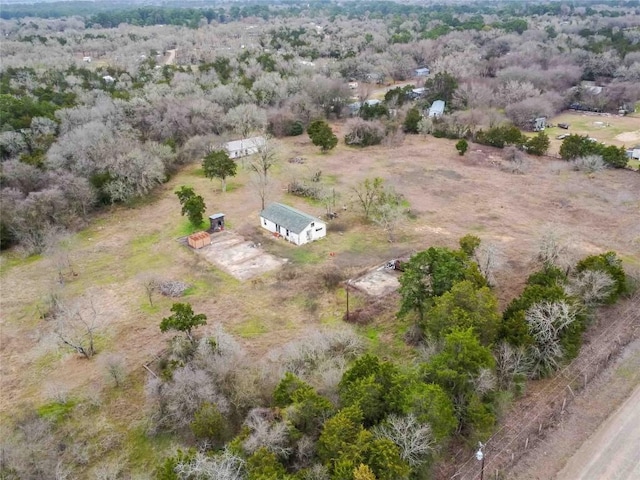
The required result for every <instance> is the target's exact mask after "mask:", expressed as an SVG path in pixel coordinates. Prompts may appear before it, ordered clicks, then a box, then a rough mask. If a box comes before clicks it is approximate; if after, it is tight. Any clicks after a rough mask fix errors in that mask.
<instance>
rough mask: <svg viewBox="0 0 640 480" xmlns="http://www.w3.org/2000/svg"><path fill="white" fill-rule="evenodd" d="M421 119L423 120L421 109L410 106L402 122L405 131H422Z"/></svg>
mask: <svg viewBox="0 0 640 480" xmlns="http://www.w3.org/2000/svg"><path fill="white" fill-rule="evenodd" d="M420 120H422V115H421V114H420V110H418V109H417V108H415V107H413V108H410V109H409V111H408V112H407V116H406V117H405V118H404V123H403V124H402V126H403V128H404V131H405V133H418V132H419V131H420V128H419V124H420Z"/></svg>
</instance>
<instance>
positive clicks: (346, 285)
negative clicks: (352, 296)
mask: <svg viewBox="0 0 640 480" xmlns="http://www.w3.org/2000/svg"><path fill="white" fill-rule="evenodd" d="M350 281H351V280H347V283H345V284H344V289H345V291H346V292H347V323H349V282H350Z"/></svg>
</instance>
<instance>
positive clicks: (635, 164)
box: [627, 160, 640, 170]
mask: <svg viewBox="0 0 640 480" xmlns="http://www.w3.org/2000/svg"><path fill="white" fill-rule="evenodd" d="M627 167H628V168H633V169H635V170H638V169H640V160H629V163H627Z"/></svg>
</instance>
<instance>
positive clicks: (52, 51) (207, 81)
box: [0, 9, 640, 251]
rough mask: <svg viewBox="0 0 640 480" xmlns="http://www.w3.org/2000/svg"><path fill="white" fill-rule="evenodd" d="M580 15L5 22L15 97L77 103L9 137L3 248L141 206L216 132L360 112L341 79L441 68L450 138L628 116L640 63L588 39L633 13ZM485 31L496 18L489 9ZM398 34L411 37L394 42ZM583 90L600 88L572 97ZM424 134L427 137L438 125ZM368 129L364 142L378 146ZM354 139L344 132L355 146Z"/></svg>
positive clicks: (626, 22) (399, 76)
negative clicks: (450, 90) (565, 115)
mask: <svg viewBox="0 0 640 480" xmlns="http://www.w3.org/2000/svg"><path fill="white" fill-rule="evenodd" d="M576 11H577V10H576V9H573V10H572V12H571V14H570V16H567V17H566V18H568V20H563V21H561V20H560V18H559V17H553V16H545V17H540V18H536V19H528V29H525V30H524V31H523V32H522V33H515V32H509V31H504V30H502V29H501V28H491V29H479V30H462V31H460V30H456V29H451V30H450V31H449V33H446V34H444V35H441V36H438V37H435V38H426V39H425V38H421V34H420V32H421V31H422V30H421V29H423V28H425V26H424V25H422V24H421V23H420V22H418V21H416V20H415V19H414V18H411V17H406V18H404V21H403V22H401V23H400V24H394V23H390V19H389V18H379V19H369V20H367V21H366V22H365V21H362V20H361V19H358V18H345V17H337V18H335V19H332V21H328V19H326V18H319V19H313V21H311V19H310V18H308V17H306V16H305V15H304V14H303V15H301V16H300V17H299V18H287V19H286V21H285V20H284V19H282V18H279V17H277V18H272V19H271V20H269V21H266V20H264V19H261V18H252V19H250V22H249V23H247V22H229V23H226V24H216V23H211V24H206V22H204V23H203V24H202V25H201V26H200V28H197V29H186V28H182V27H176V26H162V27H160V26H153V27H136V26H131V25H124V24H123V25H121V26H119V27H118V28H112V29H104V28H101V27H100V26H99V25H86V24H85V22H84V21H83V19H82V18H80V17H70V18H65V19H51V20H45V19H30V20H29V21H28V22H27V21H23V20H19V19H14V20H0V33H1V34H2V35H3V66H2V69H3V74H4V75H7V77H6V82H5V83H4V85H7V86H8V87H9V89H10V90H9V91H8V93H9V94H10V95H14V96H16V97H20V96H24V98H32V99H34V100H36V101H39V100H40V98H41V97H40V95H42V93H38V92H41V91H42V90H43V89H44V91H46V92H48V93H47V95H49V96H51V95H54V96H55V95H67V96H68V97H67V103H68V102H70V101H71V102H72V103H74V105H75V106H73V107H69V106H64V105H63V106H64V108H58V109H57V112H56V113H55V116H52V115H45V116H38V115H36V116H34V117H33V118H32V119H31V123H30V126H29V127H28V128H17V127H15V126H12V125H3V126H2V133H1V134H0V152H1V153H2V157H3V160H4V161H3V177H2V193H1V201H2V207H3V212H4V215H3V220H2V237H3V244H8V243H11V242H14V243H21V244H23V245H26V246H27V248H28V249H29V250H31V251H38V250H41V249H42V248H43V245H44V244H45V243H46V238H47V236H49V232H50V231H51V230H56V229H60V228H72V227H73V226H74V225H75V224H77V223H78V222H81V221H82V220H83V219H84V217H85V216H86V214H87V213H88V212H89V211H90V210H91V209H92V208H93V207H94V206H95V205H96V203H109V202H123V201H124V202H126V201H128V200H130V199H132V198H135V197H138V196H143V195H146V194H147V193H148V192H149V191H150V190H151V189H153V188H154V186H156V185H158V184H159V183H160V182H162V181H164V179H165V178H166V177H167V175H169V174H170V173H171V172H172V171H173V170H174V169H175V168H176V165H178V164H179V162H185V161H190V160H193V159H196V158H201V156H202V155H203V154H205V153H206V152H207V151H208V149H210V148H211V145H212V144H215V143H219V141H220V137H223V138H224V137H246V136H247V135H249V134H250V133H251V132H253V131H262V130H264V129H265V128H266V127H269V128H270V129H271V131H272V132H273V133H275V134H277V135H288V134H295V133H293V132H298V133H299V132H300V131H301V130H300V129H301V128H303V127H304V126H305V125H307V124H309V122H310V121H312V120H314V119H316V118H319V117H340V116H342V115H344V114H345V107H346V105H347V104H348V103H349V102H352V101H353V100H352V95H353V93H357V94H358V100H360V101H363V100H366V98H367V97H368V96H369V95H370V93H371V89H369V88H359V90H358V91H357V92H352V91H350V90H349V88H348V87H347V80H356V81H359V82H360V83H361V84H365V83H366V84H373V83H376V82H383V81H389V80H394V81H398V80H409V79H412V78H413V75H414V73H413V72H414V69H415V68H416V67H420V66H425V65H428V66H429V67H430V69H431V72H432V74H434V73H439V72H447V73H449V74H450V75H452V76H453V77H455V79H456V80H457V83H458V88H457V90H456V91H455V93H454V95H453V100H452V102H450V106H451V107H452V108H453V109H454V110H455V109H457V110H459V111H458V112H455V113H454V114H453V115H450V116H446V117H445V118H444V119H443V122H444V123H446V124H447V125H448V127H447V129H448V130H449V131H452V132H458V134H460V133H463V132H471V133H473V132H474V131H476V130H477V129H479V128H481V127H487V126H488V127H491V126H493V125H496V124H498V123H500V122H502V121H504V119H505V118H504V117H503V115H502V113H500V112H503V111H504V112H505V113H506V116H507V117H508V118H509V119H510V120H511V121H512V122H513V123H514V124H516V125H518V126H521V127H524V126H527V124H528V123H529V122H530V120H531V119H532V118H535V117H537V116H550V115H553V114H554V113H556V112H558V111H559V110H561V109H563V108H565V107H566V106H568V105H570V104H573V103H577V104H579V105H581V106H583V107H585V108H594V109H617V108H619V107H623V108H628V107H629V106H630V105H632V104H633V103H634V102H635V101H636V100H637V99H638V98H640V82H638V80H639V79H640V53H639V52H637V51H630V52H629V53H626V55H625V54H624V52H623V51H622V50H620V49H616V48H614V47H613V46H607V47H604V48H602V49H601V51H599V50H595V49H593V48H591V47H590V44H589V39H590V38H591V37H589V36H588V35H587V34H585V31H588V32H598V31H608V30H607V29H610V30H611V32H613V33H616V34H618V35H621V36H622V38H623V40H620V41H624V42H626V44H629V45H634V44H635V43H637V41H638V38H637V32H635V31H634V30H633V28H632V27H634V26H637V25H638V24H640V17H639V16H638V15H637V14H636V15H634V14H633V13H632V12H625V13H626V15H625V16H617V17H616V16H612V17H603V16H597V15H595V16H594V15H590V16H585V15H580V14H577V13H575V12H576ZM567 15H569V14H567ZM461 18H462V17H461ZM483 21H484V22H485V23H486V24H499V21H500V19H498V18H497V17H495V16H492V15H489V14H486V15H484V16H483ZM437 26H438V22H431V23H429V24H428V25H427V26H426V27H427V28H435V27H437ZM294 31H295V32H297V33H296V34H295V35H294V34H293V33H292V32H294ZM395 32H404V33H403V35H404V36H403V37H402V38H403V40H402V41H399V40H398V38H397V33H395ZM613 33H612V35H613ZM394 35H395V36H394ZM634 42H635V43H634ZM169 52H171V53H169ZM83 59H84V60H87V59H92V60H93V62H85V61H83ZM98 60H100V64H98V65H97V62H96V61H98ZM164 62H169V63H168V64H166V65H165V64H164ZM96 65H97V66H96ZM195 65H198V67H197V68H195V67H194V66H195ZM105 78H106V79H108V80H105ZM583 79H590V80H593V81H595V82H596V83H597V84H598V85H602V86H604V88H603V89H601V90H600V89H593V88H591V87H589V86H586V87H585V86H581V83H580V82H581V80H583ZM417 83H420V82H419V81H418V82H417ZM401 114H402V112H401ZM27 118H28V117H27ZM427 123H429V122H426V123H425V124H424V125H422V127H423V128H422V131H431V130H432V127H431V126H430V125H427ZM367 125H368V124H367ZM374 127H375V128H374V130H375V132H373V133H372V134H371V135H370V134H369V133H371V132H368V133H367V135H366V137H367V138H369V137H375V142H377V141H378V138H379V136H380V134H381V131H379V130H380V125H374ZM360 130H361V129H360ZM360 130H358V129H357V128H356V126H355V125H352V126H351V131H353V132H354V133H353V136H354V138H353V139H352V140H353V141H356V143H357V142H362V138H361V137H362V136H363V134H362V132H360ZM20 163H23V164H24V163H27V164H30V165H33V166H35V167H37V168H30V167H29V166H24V165H21V164H20ZM258 177H259V176H258V175H256V182H258V183H260V182H261V180H260V178H258ZM262 183H264V182H262ZM70 192H72V193H70ZM51 205H55V206H56V207H55V209H53V208H47V206H51Z"/></svg>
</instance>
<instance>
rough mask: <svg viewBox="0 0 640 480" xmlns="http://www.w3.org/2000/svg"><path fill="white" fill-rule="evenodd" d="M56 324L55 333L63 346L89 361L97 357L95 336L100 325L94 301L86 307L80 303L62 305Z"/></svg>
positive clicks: (90, 301) (59, 308)
mask: <svg viewBox="0 0 640 480" xmlns="http://www.w3.org/2000/svg"><path fill="white" fill-rule="evenodd" d="M55 322H56V327H55V332H56V335H57V336H58V339H59V340H60V342H61V343H62V344H64V345H66V346H68V347H70V348H71V349H73V350H75V351H76V352H77V353H78V354H80V355H82V356H83V357H85V358H87V359H90V358H91V357H93V355H95V353H96V349H95V335H96V331H97V330H98V327H99V325H98V312H97V310H96V308H95V305H94V304H93V301H92V300H89V302H88V305H86V306H84V307H81V306H80V304H79V303H76V304H74V305H69V304H66V303H61V304H60V305H59V306H58V311H57V313H56V317H55Z"/></svg>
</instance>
